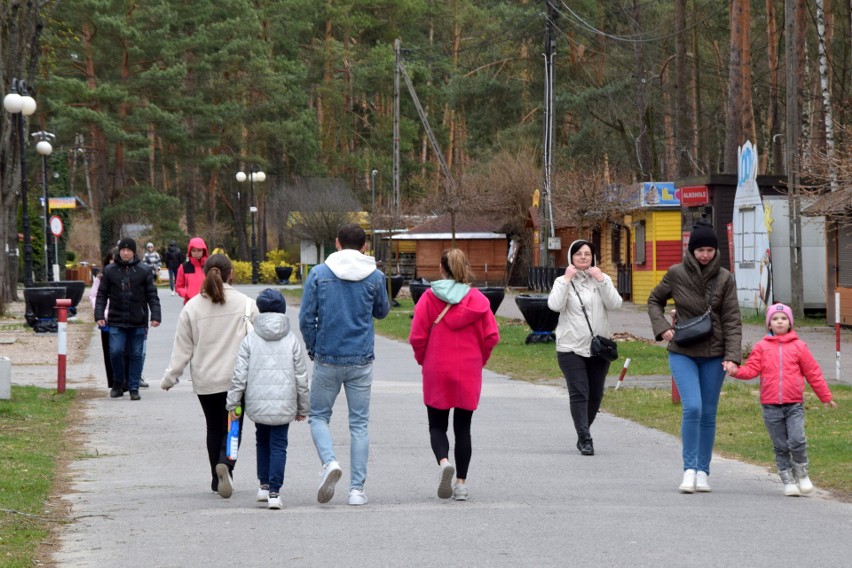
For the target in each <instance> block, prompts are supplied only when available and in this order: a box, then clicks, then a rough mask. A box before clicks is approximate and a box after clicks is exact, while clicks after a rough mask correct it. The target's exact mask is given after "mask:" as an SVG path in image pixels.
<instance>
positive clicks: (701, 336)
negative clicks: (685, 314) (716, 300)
mask: <svg viewBox="0 0 852 568" xmlns="http://www.w3.org/2000/svg"><path fill="white" fill-rule="evenodd" d="M715 294H716V276H714V277H713V281H712V282H711V283H710V286H709V287H708V288H707V297H706V298H705V301H706V302H707V311H706V312H704V313H703V314H701V315H700V316H695V317H694V318H689V319H688V320H685V321H683V322H675V324H674V325H673V326H672V328H673V329H674V337H672V341H674V342H675V343H677V344H678V345H679V346H681V347H688V346H690V345H695V344H696V343H701V342H702V341H705V340H707V339H708V338H709V337H710V336H711V335H712V334H713V318H711V317H710V311H711V309H712V306H713V296H715Z"/></svg>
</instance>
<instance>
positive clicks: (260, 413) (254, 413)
mask: <svg viewBox="0 0 852 568" xmlns="http://www.w3.org/2000/svg"><path fill="white" fill-rule="evenodd" d="M252 323H253V324H254V329H253V330H252V331H250V332H249V333H248V335H246V337H245V339H243V342H242V344H241V345H240V351H239V353H238V354H237V362H236V365H235V368H234V377H233V379H231V388H230V389H229V390H228V402H227V404H226V408H227V409H228V410H233V409H235V408H236V407H237V406H239V405H240V401H241V400H242V399H243V394H244V393H245V413H246V415H247V416H248V417H249V418H250V419H251V420H252V421H254V422H255V423H258V424H266V425H268V426H278V425H281V424H289V423H290V422H292V421H293V420H295V419H296V416H297V415H298V416H307V415H308V413H309V412H310V409H311V407H310V394H309V392H308V372H307V367H306V366H305V354H304V351H303V350H302V344H301V342H300V341H299V338H298V337H296V336H295V335H294V334H293V333H291V332H290V321H289V320H288V319H287V316H285V315H284V314H280V313H276V312H266V313H262V314H258V315H257V316H255V318H254V320H253V321H252Z"/></svg>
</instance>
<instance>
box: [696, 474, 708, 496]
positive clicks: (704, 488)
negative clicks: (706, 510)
mask: <svg viewBox="0 0 852 568" xmlns="http://www.w3.org/2000/svg"><path fill="white" fill-rule="evenodd" d="M695 490H696V491H698V492H699V493H710V491H711V489H710V484H709V483H707V473H706V472H703V471H699V472H697V473H696V474H695Z"/></svg>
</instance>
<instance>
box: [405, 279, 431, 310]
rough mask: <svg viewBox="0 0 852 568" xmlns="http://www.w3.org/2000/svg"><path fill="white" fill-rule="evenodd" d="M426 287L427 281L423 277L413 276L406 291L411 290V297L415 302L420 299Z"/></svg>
mask: <svg viewBox="0 0 852 568" xmlns="http://www.w3.org/2000/svg"><path fill="white" fill-rule="evenodd" d="M428 289H429V281H428V280H426V279H425V278H415V279H414V280H411V281H409V282H408V291H409V292H411V299H412V300H414V303H415V304H416V303H417V300H419V299H420V296H422V295H423V292H425V291H426V290H428Z"/></svg>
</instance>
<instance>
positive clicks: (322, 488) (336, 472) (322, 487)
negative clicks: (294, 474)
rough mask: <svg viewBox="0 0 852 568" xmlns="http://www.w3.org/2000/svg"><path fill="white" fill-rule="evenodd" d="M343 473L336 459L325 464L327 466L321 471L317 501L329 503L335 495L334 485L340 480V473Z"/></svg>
mask: <svg viewBox="0 0 852 568" xmlns="http://www.w3.org/2000/svg"><path fill="white" fill-rule="evenodd" d="M342 473H343V472H342V471H341V470H340V465H339V464H338V463H337V462H336V461H330V462H328V463H327V464H325V468H324V469H323V471H322V473H320V484H319V490H318V491H317V501H319V502H320V503H328V502H329V501H331V498H332V497H334V485H335V484H336V483H337V482H338V481H339V480H340V475H341V474H342Z"/></svg>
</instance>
